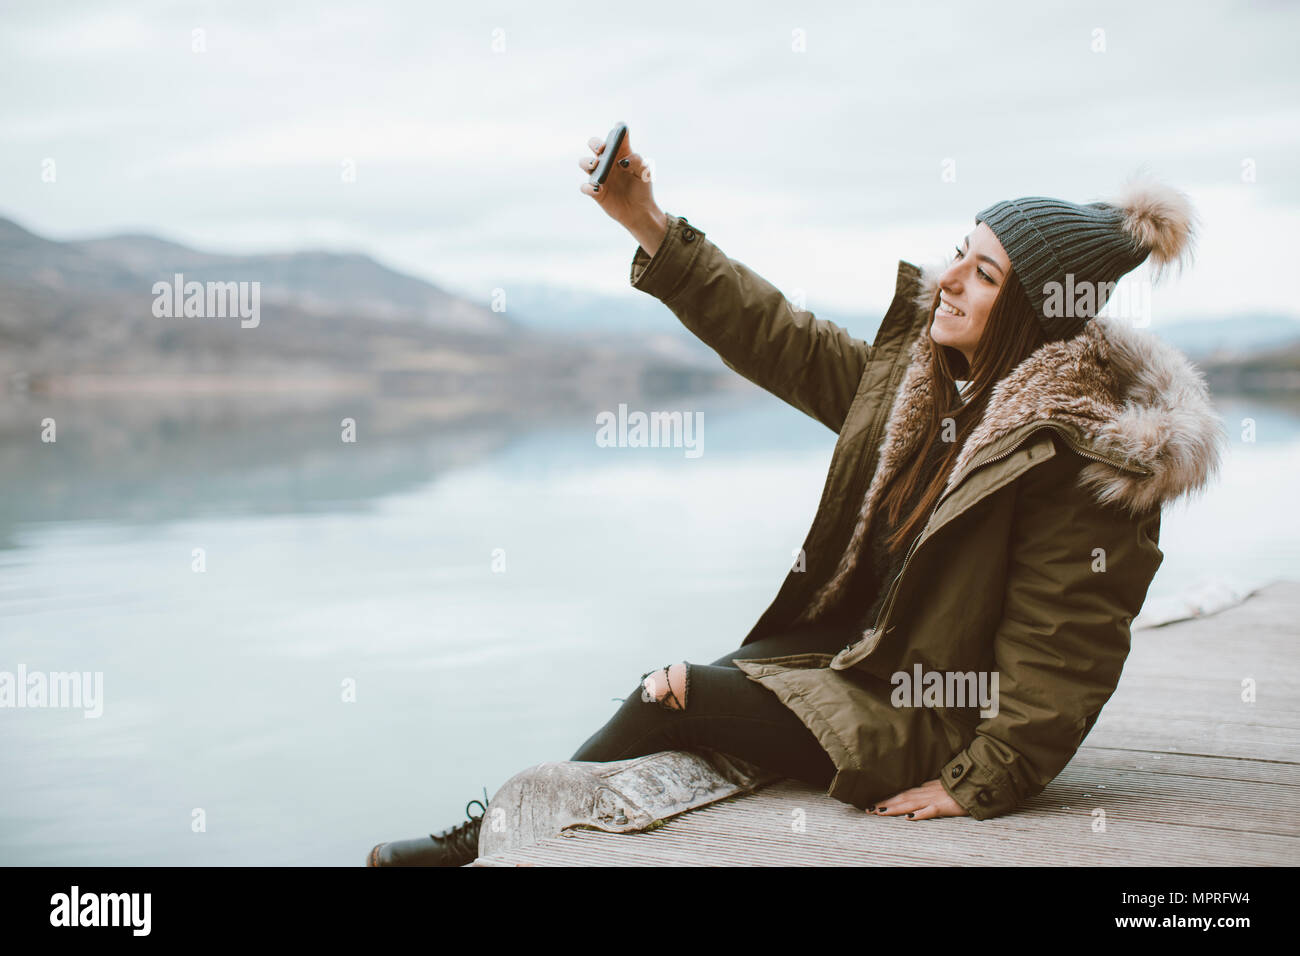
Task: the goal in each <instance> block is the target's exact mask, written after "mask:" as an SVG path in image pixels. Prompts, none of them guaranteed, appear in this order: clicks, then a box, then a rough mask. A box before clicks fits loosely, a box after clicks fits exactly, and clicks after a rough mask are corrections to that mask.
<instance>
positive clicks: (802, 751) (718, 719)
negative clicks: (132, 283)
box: [569, 627, 852, 787]
mask: <svg viewBox="0 0 1300 956" xmlns="http://www.w3.org/2000/svg"><path fill="white" fill-rule="evenodd" d="M849 643H852V640H851V638H847V637H846V635H845V633H844V632H843V631H842V630H840V629H839V628H834V627H805V628H801V629H798V630H793V631H789V632H785V633H781V634H776V635H773V636H771V637H766V638H763V639H761V640H758V641H755V642H754V643H752V644H748V645H746V646H745V647H742V648H739V649H737V650H735V651H732V652H731V653H729V654H727V655H726V656H725V657H721V658H719V659H718V660H716V661H714V662H713V663H712V664H707V665H706V664H691V663H689V662H687V663H686V693H685V698H686V699H685V708H684V709H680V710H674V709H670V708H669V707H668V706H667V704H666V703H665V702H664V701H660V702H654V701H653V700H651V701H649V702H647V701H646V700H645V699H644V697H643V695H642V685H640V684H638V685H637V688H636V690H634V691H633V692H632V693H631V694H630V695H629V696H628V698H627V700H625V701H624V702H623V703H622V705H621V706H620V707H619V709H618V711H617V712H616V713H615V714H614V716H613V717H611V718H610V719H609V721H608V722H607V723H606V724H605V726H604V727H602V728H600V730H598V731H596V733H594V734H592V736H591V737H590V738H589V739H588V740H587V742H586V743H584V744H583V745H582V746H581V747H579V748H578V751H577V752H576V753H575V754H574V755H573V756H572V757H571V758H569V759H571V760H590V761H598V762H601V763H606V762H609V761H613V760H625V759H627V758H629V757H639V756H643V755H645V754H652V753H657V752H659V751H661V750H691V749H693V748H696V747H707V748H709V749H712V750H718V751H721V752H723V753H726V754H730V755H731V756H733V757H739V758H740V759H741V760H747V761H749V762H750V763H753V764H756V765H758V766H759V767H762V768H763V769H764V770H767V771H769V772H772V773H776V774H780V775H781V776H784V777H794V778H795V779H798V780H803V781H805V782H807V783H810V784H812V785H813V786H816V787H827V786H829V785H830V782H831V779H832V777H834V775H835V765H834V764H833V763H832V762H831V758H830V757H829V756H828V755H827V754H826V751H825V750H823V749H822V746H821V744H820V743H818V742H817V738H816V737H815V736H813V733H812V731H811V730H809V729H808V728H807V727H805V726H804V724H803V722H802V721H800V720H799V718H798V717H796V716H795V715H794V712H793V711H791V710H790V709H789V708H788V707H786V706H785V704H783V703H781V701H780V700H778V699H777V696H776V694H774V693H772V692H771V691H770V690H768V689H767V688H766V687H764V686H763V685H762V684H759V683H757V682H755V681H752V680H750V679H749V678H748V677H747V676H746V675H745V672H744V671H742V670H741V669H740V668H738V667H736V665H735V664H734V663H733V662H734V661H736V660H753V659H757V658H763V657H781V656H784V655H787V654H804V653H825V654H834V653H837V652H838V651H839V650H840V649H842V648H843V647H844V645H845V644H849ZM652 673H656V674H658V676H659V678H660V679H664V678H665V676H666V675H665V673H664V669H663V668H660V669H659V670H658V671H655V672H652ZM678 696H680V695H678Z"/></svg>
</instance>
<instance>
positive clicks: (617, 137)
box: [587, 123, 627, 186]
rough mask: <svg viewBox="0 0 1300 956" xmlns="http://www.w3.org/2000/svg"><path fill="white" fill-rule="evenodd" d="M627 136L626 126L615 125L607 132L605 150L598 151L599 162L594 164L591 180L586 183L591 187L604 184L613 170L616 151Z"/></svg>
mask: <svg viewBox="0 0 1300 956" xmlns="http://www.w3.org/2000/svg"><path fill="white" fill-rule="evenodd" d="M626 136H627V124H626V123H615V124H614V128H613V129H612V130H610V131H609V135H608V136H606V137H605V148H604V149H602V150H601V151H600V161H599V162H598V163H596V168H595V169H593V170H592V171H591V178H590V179H588V180H587V182H589V183H591V185H593V186H599V185H601V184H602V183H604V182H605V180H606V178H608V176H609V171H610V170H611V169H613V168H614V159H615V158H616V157H617V156H618V151H619V150H620V149H621V148H622V147H623V139H624V138H625V137H626Z"/></svg>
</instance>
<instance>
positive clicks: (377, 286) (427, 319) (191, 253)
mask: <svg viewBox="0 0 1300 956" xmlns="http://www.w3.org/2000/svg"><path fill="white" fill-rule="evenodd" d="M5 225H6V226H8V228H9V229H6V230H3V232H5V233H12V230H13V229H14V224H13V222H8V224H5ZM29 235H30V233H29ZM32 238H35V237H32ZM26 245H27V248H29V250H30V251H31V254H34V258H35V259H36V260H38V261H35V263H29V264H27V265H35V267H36V268H40V267H42V265H44V267H47V268H48V267H53V268H56V269H60V268H61V269H66V268H69V267H75V268H77V269H78V271H85V269H87V268H96V269H103V271H105V272H109V271H112V269H114V268H116V269H118V271H120V272H118V273H117V274H118V276H133V277H138V278H147V280H149V284H151V285H152V282H155V281H170V280H172V277H173V276H174V274H175V273H178V272H179V273H182V274H183V276H185V278H186V281H191V280H192V281H198V282H209V281H220V282H225V281H246V282H260V284H261V297H263V302H266V303H291V304H294V306H296V307H299V308H303V310H304V311H308V312H316V313H318V315H337V313H351V315H360V316H365V317H370V319H406V320H411V321H422V323H426V324H429V325H434V326H438V328H447V329H460V330H465V332H484V333H490V332H498V333H499V332H508V330H510V329H511V328H512V323H510V321H508V320H507V319H506V317H503V316H502V315H499V313H497V312H493V311H491V310H489V308H485V307H482V306H478V304H474V303H471V302H467V300H465V299H461V298H459V297H455V295H451V294H448V293H446V291H443V290H442V289H438V287H437V286H435V285H432V284H430V282H425V281H424V280H420V278H415V277H413V276H406V274H403V273H400V272H394V271H393V269H390V268H387V267H385V265H381V264H380V263H377V261H374V260H373V259H370V258H369V256H365V255H359V254H338V252H322V251H305V252H279V254H265V255H221V254H216V252H201V251H199V250H195V248H190V247H187V246H182V245H179V243H175V242H168V241H165V239H159V238H156V237H152V235H112V237H107V238H103V239H83V241H79V242H66V243H49V242H45V241H42V242H40V243H30V242H29V243H26ZM51 247H53V248H51ZM45 256H49V260H48V261H42V259H43V258H45ZM0 274H4V272H3V271H0ZM29 274H30V273H29Z"/></svg>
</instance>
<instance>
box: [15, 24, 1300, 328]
mask: <svg viewBox="0 0 1300 956" xmlns="http://www.w3.org/2000/svg"><path fill="white" fill-rule="evenodd" d="M2 9H3V11H4V12H3V32H2V34H0V35H2V37H3V39H2V40H0V87H2V88H3V90H4V97H3V98H2V99H0V114H2V117H3V119H2V121H0V140H2V143H0V145H2V147H3V148H2V149H0V175H2V176H3V190H2V191H0V215H3V216H8V217H11V218H14V219H17V220H18V221H19V222H21V223H22V224H23V225H26V226H27V227H28V228H31V229H33V230H35V231H37V232H39V233H42V234H46V235H50V236H52V237H54V238H73V237H82V236H89V235H99V234H106V233H112V232H123V231H130V232H141V231H143V232H150V233H156V234H158V235H161V236H164V237H167V238H172V239H176V240H179V241H183V242H186V243H190V244H194V245H198V246H201V247H204V248H210V249H214V250H220V251H229V252H238V251H266V250H278V249H296V248H304V247H328V248H334V249H350V250H361V251H365V252H368V253H370V254H371V255H374V256H375V257H376V258H378V259H380V260H381V261H384V262H386V263H388V264H390V265H392V266H394V267H397V268H401V269H404V270H407V271H410V272H413V273H415V274H418V275H420V276H423V277H425V278H428V279H430V280H432V281H434V282H437V283H438V284H440V285H442V286H444V287H446V288H449V289H451V290H453V291H456V292H459V293H462V294H465V295H467V296H470V297H472V298H475V299H478V300H480V301H484V302H487V301H488V299H489V296H490V293H491V290H492V289H493V288H494V287H497V286H505V288H506V290H507V294H508V291H509V283H510V281H511V280H519V279H528V280H547V281H553V282H557V283H562V284H569V285H577V286H583V287H585V288H588V289H597V290H610V291H624V292H625V293H626V294H627V295H629V296H636V295H640V294H641V293H637V292H634V291H633V290H631V289H629V288H628V285H627V272H628V265H629V262H630V260H631V257H632V253H633V251H634V250H635V248H636V242H635V241H634V240H632V239H631V238H630V237H629V236H628V235H627V233H625V232H624V231H623V230H622V229H621V227H619V226H618V225H617V224H615V223H614V222H613V220H611V219H609V218H608V217H607V216H605V214H604V213H603V212H601V211H600V210H599V208H598V207H597V206H596V205H595V203H594V202H593V201H592V200H591V199H589V198H588V197H586V196H584V195H582V194H581V193H579V192H578V185H579V183H580V182H581V181H582V180H583V178H584V177H583V174H582V173H581V171H580V170H579V169H578V167H577V161H578V159H579V157H580V156H582V155H583V154H584V152H585V150H586V145H585V144H586V140H587V138H588V137H589V136H592V135H598V136H603V135H604V134H605V133H606V132H607V131H608V129H609V127H610V126H611V125H612V124H613V123H614V121H616V120H620V119H621V120H625V121H626V122H627V123H628V124H629V127H630V130H631V136H632V143H633V147H634V148H635V149H637V150H638V151H639V152H641V153H642V154H644V155H645V156H647V157H648V158H650V159H652V160H653V161H654V164H655V169H656V184H655V193H656V197H657V199H658V201H659V204H660V206H661V207H663V208H664V209H665V210H667V211H668V212H671V213H676V214H680V215H685V216H687V217H689V218H690V220H691V221H692V222H694V223H696V224H698V225H699V226H700V227H701V228H702V229H704V230H705V232H706V233H707V234H708V236H709V238H710V239H712V240H713V241H714V242H716V243H717V244H718V245H719V246H720V247H721V248H722V249H723V250H724V251H726V252H727V253H728V254H729V255H731V256H733V257H734V258H737V259H740V260H742V261H744V262H745V263H747V264H748V265H750V266H751V267H753V268H755V269H757V270H758V271H759V272H760V273H762V274H763V275H764V276H766V277H767V278H768V279H770V280H771V281H773V282H774V283H776V284H777V285H778V286H780V287H781V288H782V289H784V290H786V291H787V293H790V291H791V290H793V289H796V288H797V289H803V290H805V292H806V295H807V304H808V308H810V309H813V310H814V311H816V310H817V309H818V308H823V307H824V308H827V309H833V310H840V311H845V310H848V311H870V310H872V309H878V308H880V307H883V305H884V304H886V303H887V302H888V299H889V296H890V294H891V292H892V288H893V280H894V275H895V272H896V269H897V263H898V260H899V259H908V260H909V261H912V262H916V263H918V264H919V263H925V262H934V261H938V260H940V259H942V258H943V257H944V256H945V255H946V253H947V252H948V251H949V250H950V249H951V247H952V245H953V244H954V242H956V241H959V240H960V238H961V237H962V236H963V235H965V233H966V232H967V231H968V230H969V228H970V227H971V226H972V224H973V217H974V214H975V213H976V212H977V211H978V210H980V209H982V208H983V207H984V206H986V205H988V204H989V203H991V202H994V201H996V200H999V199H1006V198H1012V197H1015V196H1022V195H1049V196H1059V197H1062V198H1066V199H1070V200H1073V201H1076V202H1088V201H1092V200H1095V199H1104V198H1106V197H1107V196H1108V195H1109V194H1112V193H1113V192H1114V191H1115V190H1116V189H1117V188H1118V186H1119V185H1120V184H1121V183H1122V182H1123V180H1124V178H1125V177H1126V176H1127V175H1128V174H1129V173H1131V172H1133V171H1134V170H1136V169H1137V168H1138V167H1140V166H1145V168H1146V169H1147V170H1149V171H1150V172H1151V173H1153V174H1155V175H1157V176H1159V177H1160V178H1162V179H1165V180H1167V181H1169V182H1170V183H1173V184H1174V185H1176V186H1178V187H1180V188H1182V189H1184V190H1186V191H1187V192H1188V193H1189V194H1190V195H1191V197H1192V198H1193V200H1194V202H1195V203H1196V205H1197V208H1198V210H1199V212H1200V215H1201V217H1202V220H1203V227H1202V238H1201V241H1200V243H1199V246H1198V249H1199V254H1198V258H1197V261H1196V265H1195V267H1194V268H1193V269H1192V270H1191V271H1190V272H1187V273H1185V274H1184V275H1183V276H1182V277H1181V278H1178V279H1174V280H1172V281H1168V282H1166V283H1165V284H1164V285H1163V286H1162V287H1158V288H1157V289H1156V292H1155V296H1154V301H1153V314H1154V316H1155V319H1156V321H1157V322H1159V321H1160V320H1161V319H1162V318H1165V317H1175V316H1189V317H1190V316H1201V315H1203V316H1210V315H1222V314H1224V313H1225V312H1233V311H1239V310H1269V311H1277V312H1285V313H1291V314H1300V309H1297V308H1296V307H1295V305H1294V303H1295V302H1296V298H1297V297H1296V294H1295V293H1293V292H1290V291H1287V290H1285V289H1284V288H1283V285H1284V283H1283V281H1281V280H1282V279H1283V277H1285V276H1287V275H1295V274H1296V271H1297V270H1296V266H1295V263H1294V258H1295V255H1296V253H1295V251H1294V249H1295V240H1294V237H1293V235H1292V229H1291V228H1290V227H1292V226H1293V225H1294V224H1295V222H1296V221H1297V217H1296V207H1297V203H1298V201H1300V188H1298V187H1297V183H1296V179H1295V176H1296V173H1297V171H1300V163H1298V162H1297V159H1298V158H1300V150H1298V149H1297V146H1298V139H1300V121H1298V120H1300V106H1298V105H1297V104H1300V67H1298V66H1297V56H1296V53H1295V43H1296V39H1297V36H1298V35H1300V5H1297V4H1293V3H1284V2H1276V3H1264V2H1259V3H1241V4H1235V5H1232V4H1222V5H1220V4H1214V3H1204V2H1196V3H1167V4H1155V3H1141V4H1134V3H1131V2H1120V3H1113V4H1112V3H1096V2H1088V3H1076V4H1053V3H1044V2H1041V0H1029V2H1021V3H1010V4H1007V3H991V2H990V3H969V2H966V3H953V4H941V3H931V4H898V5H897V6H893V5H891V6H885V5H880V4H847V3H809V2H805V0H800V2H788V3H777V2H763V0H745V2H734V3H711V2H699V0H696V2H669V0H656V2H655V3H652V4H592V3H548V2H545V0H536V2H523V0H519V2H509V3H505V2H496V3H492V2H487V3H483V2H467V3H457V4H449V3H441V2H433V3H430V2H417V0H411V2H389V3H381V2H367V3H340V2H320V3H301V4H298V3H274V2H269V0H255V2H242V0H237V2H226V0H223V2H215V0H214V2H209V3H192V4H186V3H176V2H141V0H123V2H117V3H111V4H110V3H105V2H98V3H89V2H85V3H83V2H58V0H45V2H30V3H13V2H4V3H3V4H2ZM196 30H201V31H203V32H202V33H201V34H199V35H197V36H198V38H199V42H200V45H201V46H203V47H204V50H203V51H201V52H198V51H195V50H194V46H195V44H196V34H195V32H194V31H196ZM1099 31H1100V32H1099ZM799 38H805V39H806V44H805V45H806V49H805V50H802V51H800V50H798V49H796V47H797V46H798V45H799V42H798V41H799ZM1102 47H1104V49H1102ZM47 160H53V170H54V173H55V181H54V182H45V181H43V177H42V171H43V170H49V169H50V168H51V167H50V165H49V164H48V163H47ZM945 160H951V161H952V163H953V166H952V168H954V169H955V172H956V181H955V182H944V181H943V178H942V172H943V169H944V165H943V164H944V162H945ZM345 161H351V162H352V163H354V164H355V167H354V168H355V171H356V177H355V182H345V181H344V176H343V175H342V170H343V164H344V163H345ZM1244 164H1247V165H1248V166H1249V168H1251V169H1253V170H1254V171H1255V176H1256V180H1257V181H1255V182H1244V181H1243V168H1244ZM1288 170H1289V171H1290V172H1288Z"/></svg>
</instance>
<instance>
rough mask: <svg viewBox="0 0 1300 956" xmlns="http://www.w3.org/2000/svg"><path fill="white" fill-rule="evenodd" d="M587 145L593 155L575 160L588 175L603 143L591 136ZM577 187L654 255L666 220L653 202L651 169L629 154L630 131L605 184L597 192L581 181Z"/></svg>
mask: <svg viewBox="0 0 1300 956" xmlns="http://www.w3.org/2000/svg"><path fill="white" fill-rule="evenodd" d="M587 146H588V148H589V149H590V150H591V152H592V153H593V154H594V155H592V156H584V157H583V158H582V159H580V160H578V166H579V167H580V168H581V169H582V171H583V172H585V173H587V175H588V176H590V175H591V171H592V170H593V169H595V168H596V163H597V162H598V161H599V157H600V154H601V153H603V152H604V151H605V141H604V140H603V139H601V138H600V137H599V136H593V137H592V138H591V139H589V140H587ZM578 188H579V190H580V191H581V192H584V193H586V194H587V195H588V196H590V197H591V198H592V199H594V200H596V204H597V205H598V206H600V208H601V209H603V210H605V212H606V214H608V215H609V217H610V218H611V219H613V220H614V221H615V222H617V223H619V224H620V225H621V226H623V228H625V229H626V230H627V231H628V232H630V233H631V234H632V237H633V238H634V239H636V240H637V241H638V242H639V243H640V244H641V247H642V248H643V249H645V251H646V252H647V253H649V254H650V255H652V256H653V255H654V254H655V251H656V250H657V249H658V248H659V243H660V242H661V241H662V240H663V237H664V234H665V233H666V232H667V231H668V217H667V216H665V215H664V213H663V211H662V210H661V209H660V208H659V206H658V204H656V203H655V200H654V191H653V190H652V188H651V185H650V167H649V166H647V165H646V163H645V160H643V159H642V158H641V154H640V153H634V152H632V134H631V132H629V133H628V134H627V135H626V136H624V137H623V143H622V145H620V146H619V150H618V155H617V156H616V157H615V161H614V168H613V169H611V170H610V171H609V176H607V177H606V178H605V182H604V184H603V185H601V186H600V188H599V189H597V188H596V187H595V186H592V185H591V183H589V182H587V181H585V180H584V181H583V182H582V184H581V185H580V186H579V187H578Z"/></svg>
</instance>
